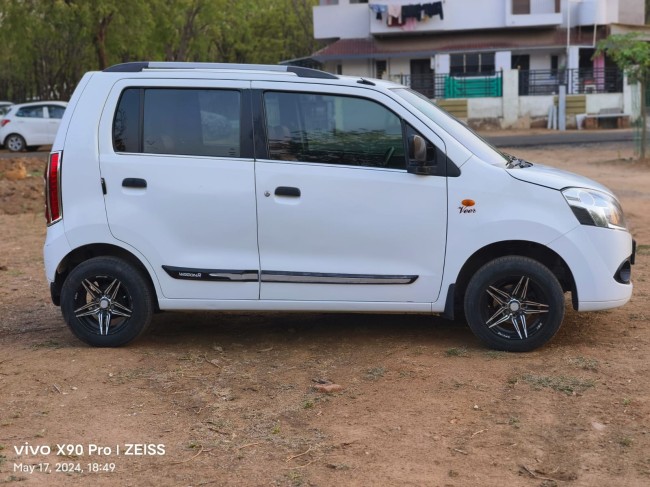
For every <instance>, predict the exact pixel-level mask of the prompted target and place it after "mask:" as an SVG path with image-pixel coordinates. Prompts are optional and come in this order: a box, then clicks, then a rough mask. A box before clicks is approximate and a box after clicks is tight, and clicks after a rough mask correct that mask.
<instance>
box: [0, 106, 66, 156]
mask: <svg viewBox="0 0 650 487" xmlns="http://www.w3.org/2000/svg"><path fill="white" fill-rule="evenodd" d="M67 105H68V104H67V103H66V102H63V101H38V102H31V103H20V104H17V105H12V106H11V107H9V111H8V112H7V113H6V114H5V116H4V117H3V118H2V120H0V142H2V144H3V145H4V147H5V148H6V149H9V150H10V151H12V152H20V151H23V150H25V149H28V150H35V149H37V148H38V147H39V146H41V145H52V142H54V137H55V136H56V131H57V130H58V129H59V125H60V123H61V118H62V117H63V112H65V107H66V106H67Z"/></svg>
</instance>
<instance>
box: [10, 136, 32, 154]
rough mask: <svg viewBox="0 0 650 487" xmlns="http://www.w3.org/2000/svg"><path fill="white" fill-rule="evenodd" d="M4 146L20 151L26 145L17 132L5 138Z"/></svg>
mask: <svg viewBox="0 0 650 487" xmlns="http://www.w3.org/2000/svg"><path fill="white" fill-rule="evenodd" d="M5 147H6V148H7V149H9V150H10V151H11V152H22V151H24V150H25V147H27V144H25V139H24V138H23V137H22V136H21V135H18V134H10V135H8V136H7V138H6V139H5Z"/></svg>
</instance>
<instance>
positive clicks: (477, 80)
mask: <svg viewBox="0 0 650 487" xmlns="http://www.w3.org/2000/svg"><path fill="white" fill-rule="evenodd" d="M390 79H391V81H395V82H396V83H400V84H403V85H406V86H409V87H411V88H412V89H414V90H415V91H417V92H419V93H422V94H423V95H424V96H426V97H428V98H436V99H442V98H483V97H500V96H502V95H503V83H502V77H501V72H500V71H499V72H493V73H481V74H480V75H472V76H454V75H447V74H439V75H434V74H417V75H416V74H397V75H391V76H390Z"/></svg>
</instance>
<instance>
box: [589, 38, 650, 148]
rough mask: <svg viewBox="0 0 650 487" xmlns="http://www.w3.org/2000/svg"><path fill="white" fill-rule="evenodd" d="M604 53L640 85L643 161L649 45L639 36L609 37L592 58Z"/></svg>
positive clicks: (648, 75) (599, 43) (645, 142)
mask: <svg viewBox="0 0 650 487" xmlns="http://www.w3.org/2000/svg"><path fill="white" fill-rule="evenodd" d="M603 53H606V54H607V55H608V56H609V58H610V59H612V60H613V61H614V62H615V63H616V65H617V66H618V67H619V68H620V69H621V70H623V71H625V73H626V74H627V76H628V79H629V80H630V81H631V82H633V83H639V84H640V85H641V96H640V99H641V104H640V107H641V146H640V147H641V150H640V154H639V155H640V157H641V158H642V159H645V155H646V145H647V110H646V99H645V97H646V90H647V87H648V79H650V43H649V42H647V41H645V40H643V39H641V36H640V34H638V33H636V32H633V33H629V34H617V35H611V36H609V37H608V38H607V39H603V40H602V41H600V42H598V45H597V46H596V52H595V54H594V56H598V55H600V54H603Z"/></svg>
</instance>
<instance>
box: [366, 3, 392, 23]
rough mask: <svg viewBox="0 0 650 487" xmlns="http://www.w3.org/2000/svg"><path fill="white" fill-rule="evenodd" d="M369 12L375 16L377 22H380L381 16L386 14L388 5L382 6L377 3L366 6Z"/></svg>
mask: <svg viewBox="0 0 650 487" xmlns="http://www.w3.org/2000/svg"><path fill="white" fill-rule="evenodd" d="M368 7H369V8H370V10H372V11H373V12H374V13H375V14H377V17H376V18H377V20H382V15H383V14H385V13H387V12H388V5H382V4H379V3H370V4H368Z"/></svg>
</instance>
